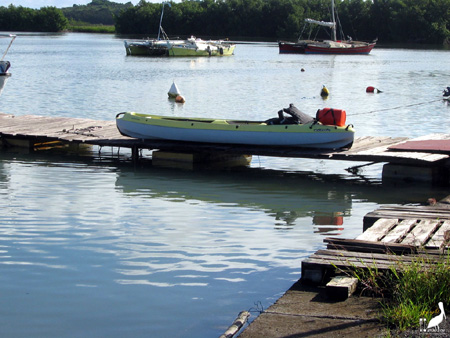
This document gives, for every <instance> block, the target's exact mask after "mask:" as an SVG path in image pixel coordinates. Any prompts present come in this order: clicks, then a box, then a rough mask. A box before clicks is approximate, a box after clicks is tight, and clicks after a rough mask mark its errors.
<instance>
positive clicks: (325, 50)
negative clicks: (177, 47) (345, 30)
mask: <svg viewBox="0 0 450 338" xmlns="http://www.w3.org/2000/svg"><path fill="white" fill-rule="evenodd" d="M375 44H376V43H357V44H354V43H353V44H352V43H345V44H342V45H340V46H339V45H338V46H336V47H333V46H332V45H330V44H328V43H322V42H298V43H294V42H286V41H280V42H279V43H278V47H279V52H280V54H350V55H352V54H369V53H370V52H371V51H372V49H373V48H374V47H375Z"/></svg>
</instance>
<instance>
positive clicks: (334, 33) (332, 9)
mask: <svg viewBox="0 0 450 338" xmlns="http://www.w3.org/2000/svg"><path fill="white" fill-rule="evenodd" d="M331 18H332V21H333V24H334V25H333V41H336V40H337V38H336V19H335V17H334V0H331Z"/></svg>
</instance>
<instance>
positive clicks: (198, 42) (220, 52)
mask: <svg viewBox="0 0 450 338" xmlns="http://www.w3.org/2000/svg"><path fill="white" fill-rule="evenodd" d="M235 48H236V45H235V44H233V43H228V42H225V41H223V40H209V41H204V40H202V39H197V38H195V37H193V36H192V37H190V38H189V39H187V40H186V41H184V42H183V43H172V44H171V46H170V47H169V50H168V55H169V56H230V55H233V53H234V49H235Z"/></svg>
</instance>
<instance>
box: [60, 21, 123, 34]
mask: <svg viewBox="0 0 450 338" xmlns="http://www.w3.org/2000/svg"><path fill="white" fill-rule="evenodd" d="M67 30H69V31H71V32H79V33H109V34H114V33H115V32H116V29H115V27H114V25H111V26H108V25H97V24H90V23H87V22H83V21H75V20H70V21H69V25H68V26H67Z"/></svg>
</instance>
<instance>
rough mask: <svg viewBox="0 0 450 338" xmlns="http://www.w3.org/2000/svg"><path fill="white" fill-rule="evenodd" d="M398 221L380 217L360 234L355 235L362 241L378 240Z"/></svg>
mask: <svg viewBox="0 0 450 338" xmlns="http://www.w3.org/2000/svg"><path fill="white" fill-rule="evenodd" d="M397 223H398V219H395V218H390V219H387V218H380V219H379V220H378V221H376V222H375V223H374V224H373V225H372V226H371V227H370V228H369V229H367V230H366V231H364V232H363V233H362V234H361V235H359V236H358V237H356V239H358V240H362V241H374V242H378V241H379V240H380V239H381V238H383V237H384V236H385V235H386V234H387V233H388V232H389V231H390V230H391V229H392V228H393V227H394V226H396V225H397Z"/></svg>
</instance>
